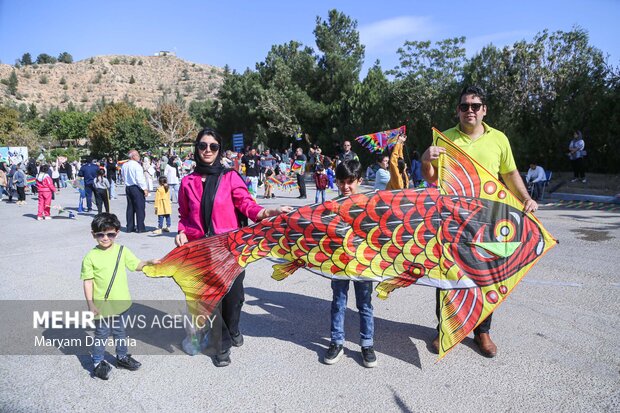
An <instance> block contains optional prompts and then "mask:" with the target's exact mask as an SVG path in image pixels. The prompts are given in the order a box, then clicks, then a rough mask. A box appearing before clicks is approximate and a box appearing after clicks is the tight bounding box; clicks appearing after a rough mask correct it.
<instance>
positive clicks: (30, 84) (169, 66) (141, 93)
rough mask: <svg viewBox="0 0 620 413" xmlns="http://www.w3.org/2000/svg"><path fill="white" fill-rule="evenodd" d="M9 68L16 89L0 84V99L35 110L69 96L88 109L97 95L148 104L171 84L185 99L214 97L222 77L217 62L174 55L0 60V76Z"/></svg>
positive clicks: (66, 101) (60, 102) (64, 102)
mask: <svg viewBox="0 0 620 413" xmlns="http://www.w3.org/2000/svg"><path fill="white" fill-rule="evenodd" d="M13 70H15V73H16V74H17V79H18V85H17V95H16V96H12V95H9V93H8V87H7V86H6V85H4V84H0V103H3V102H7V101H13V102H15V103H17V104H22V103H25V104H27V105H30V104H31V103H34V104H35V105H36V106H37V108H38V109H39V111H43V110H46V109H49V108H51V107H53V106H58V107H60V108H61V109H63V108H66V107H67V105H68V104H69V102H72V103H73V104H74V105H75V106H76V107H78V108H83V109H86V110H88V109H90V107H91V106H92V105H93V104H94V103H95V102H97V101H98V100H100V99H101V98H102V97H104V98H105V100H106V101H107V102H110V101H115V102H118V101H121V100H123V99H128V100H129V101H131V102H134V103H135V104H136V105H137V106H140V107H145V108H150V109H152V108H154V107H155V105H156V103H157V101H158V99H159V98H160V97H161V96H162V95H163V94H164V93H170V94H173V95H174V93H176V91H177V90H178V91H179V93H180V94H181V95H183V96H184V98H185V99H186V101H188V102H190V101H192V100H196V99H198V100H200V99H205V98H208V97H214V96H215V93H217V90H218V89H219V87H220V85H221V84H222V79H223V78H222V72H223V69H221V68H219V67H215V66H210V65H206V64H199V63H190V62H186V61H184V60H182V59H179V58H177V57H175V56H162V57H158V56H120V55H118V56H97V57H92V58H88V59H85V60H80V61H78V62H74V63H71V64H65V63H55V64H41V65H36V64H35V65H30V66H24V67H21V68H19V69H16V68H14V67H13V66H11V65H6V64H0V79H8V78H9V76H10V75H11V72H12V71H13ZM132 78H133V79H132Z"/></svg>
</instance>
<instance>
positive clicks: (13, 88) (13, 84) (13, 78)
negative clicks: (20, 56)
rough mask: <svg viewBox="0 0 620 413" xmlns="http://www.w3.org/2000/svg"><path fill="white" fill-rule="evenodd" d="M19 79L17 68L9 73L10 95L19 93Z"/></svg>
mask: <svg viewBox="0 0 620 413" xmlns="http://www.w3.org/2000/svg"><path fill="white" fill-rule="evenodd" d="M18 83H19V82H18V80H17V74H16V73H15V70H13V71H12V72H11V74H10V75H9V81H8V83H7V87H8V89H7V90H8V92H9V94H10V95H12V96H15V95H17V85H18Z"/></svg>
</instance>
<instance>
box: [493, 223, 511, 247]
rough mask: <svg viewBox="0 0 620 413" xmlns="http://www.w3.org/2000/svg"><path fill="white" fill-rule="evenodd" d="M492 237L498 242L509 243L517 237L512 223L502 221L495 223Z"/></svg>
mask: <svg viewBox="0 0 620 413" xmlns="http://www.w3.org/2000/svg"><path fill="white" fill-rule="evenodd" d="M493 235H494V236H495V240H497V241H498V242H511V241H512V240H513V239H514V238H515V236H516V235H517V228H516V227H515V224H514V222H512V221H510V220H508V219H502V220H500V221H498V222H496V223H495V228H494V229H493Z"/></svg>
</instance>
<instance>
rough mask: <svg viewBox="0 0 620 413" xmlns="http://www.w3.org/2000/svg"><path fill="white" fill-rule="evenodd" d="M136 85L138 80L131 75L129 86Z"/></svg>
mask: <svg viewBox="0 0 620 413" xmlns="http://www.w3.org/2000/svg"><path fill="white" fill-rule="evenodd" d="M134 83H136V79H135V78H134V77H133V75H131V77H130V78H129V84H132V85H133V84H134Z"/></svg>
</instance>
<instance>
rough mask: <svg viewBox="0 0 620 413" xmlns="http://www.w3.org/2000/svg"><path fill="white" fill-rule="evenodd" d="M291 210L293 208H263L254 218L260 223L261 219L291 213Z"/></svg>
mask: <svg viewBox="0 0 620 413" xmlns="http://www.w3.org/2000/svg"><path fill="white" fill-rule="evenodd" d="M293 209H294V208H293V207H290V206H281V207H277V208H264V209H262V210H261V211H260V212H259V213H258V216H257V217H256V218H257V219H258V220H259V221H262V220H263V219H266V218H269V217H273V216H276V215H280V214H288V213H289V212H292V211H293Z"/></svg>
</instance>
